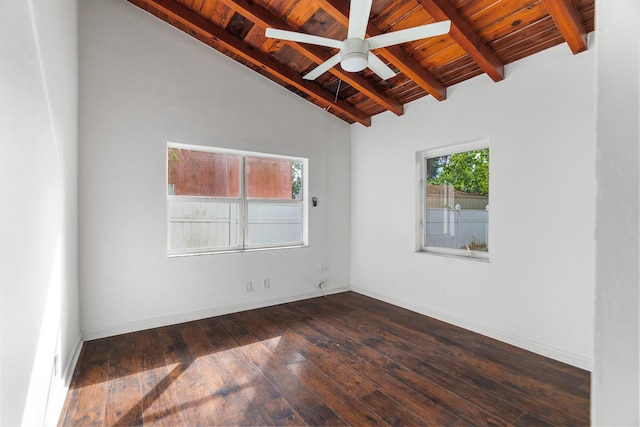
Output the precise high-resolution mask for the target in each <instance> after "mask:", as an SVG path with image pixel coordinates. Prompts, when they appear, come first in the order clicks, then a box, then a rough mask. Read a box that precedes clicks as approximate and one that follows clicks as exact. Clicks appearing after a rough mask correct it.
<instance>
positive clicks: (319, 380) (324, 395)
mask: <svg viewBox="0 0 640 427" xmlns="http://www.w3.org/2000/svg"><path fill="white" fill-rule="evenodd" d="M288 369H289V370H290V371H291V372H292V373H293V374H294V375H296V376H297V377H298V378H299V379H300V381H302V382H303V383H304V384H306V385H307V387H309V388H310V389H311V390H313V391H314V392H315V393H316V394H318V395H319V396H320V397H321V399H322V400H323V401H324V402H325V403H326V404H327V406H329V407H330V408H331V409H333V410H334V411H335V412H336V413H339V414H340V416H341V417H342V418H343V419H344V420H345V421H346V422H347V423H348V424H349V425H356V426H365V425H366V426H386V425H388V424H387V423H386V422H384V421H383V420H382V419H381V418H380V417H379V416H378V415H376V413H375V412H374V411H373V410H371V409H369V408H368V407H366V406H365V405H364V404H362V402H360V401H359V400H358V399H355V398H354V397H353V395H351V394H349V393H347V392H346V391H345V390H344V389H343V388H342V387H340V385H339V384H338V383H336V382H335V381H334V380H333V379H332V377H330V376H329V375H327V374H326V373H324V372H323V371H321V370H320V369H318V368H317V367H316V366H315V365H313V364H312V363H310V362H308V361H306V360H302V361H299V362H295V363H292V364H290V365H288Z"/></svg>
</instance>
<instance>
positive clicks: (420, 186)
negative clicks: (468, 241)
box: [415, 139, 491, 262]
mask: <svg viewBox="0 0 640 427" xmlns="http://www.w3.org/2000/svg"><path fill="white" fill-rule="evenodd" d="M483 148H489V151H491V148H490V147H489V140H488V139H480V140H474V141H468V142H463V143H458V144H453V145H447V146H441V147H436V148H430V149H426V150H421V151H418V152H416V176H417V179H416V181H417V185H416V248H415V250H416V252H422V253H430V254H436V255H445V256H452V257H456V258H467V259H475V260H481V261H487V262H488V261H489V257H490V252H482V251H472V250H469V249H467V250H464V249H454V248H443V247H439V246H427V245H426V239H427V236H426V233H425V231H424V230H425V228H424V227H425V224H426V221H427V219H426V215H427V210H426V206H427V200H426V199H427V195H426V192H425V191H424V188H426V182H425V178H426V176H427V159H428V158H432V157H439V156H446V155H450V154H456V153H464V152H466V151H473V150H480V149H483ZM489 187H491V166H489ZM490 199H491V191H489V200H490ZM489 204H490V203H489Z"/></svg>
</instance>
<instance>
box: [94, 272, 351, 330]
mask: <svg viewBox="0 0 640 427" xmlns="http://www.w3.org/2000/svg"><path fill="white" fill-rule="evenodd" d="M349 290H350V287H349V286H348V285H347V286H341V287H337V288H331V289H326V290H325V294H337V293H341V292H347V291H349ZM320 296H322V294H321V293H320V292H319V291H309V292H303V293H299V294H293V295H286V296H279V297H273V298H265V299H260V300H254V301H246V302H241V303H238V304H230V305H225V306H219V307H212V308H208V309H205V310H197V311H192V312H188V313H178V314H172V315H168V316H162V317H157V318H153V319H145V320H140V321H136V322H128V323H121V324H118V325H112V326H107V327H104V328H94V329H84V330H82V338H83V339H84V340H85V341H90V340H95V339H99V338H105V337H111V336H114V335H120V334H126V333H129V332H136V331H142V330H145V329H151V328H158V327H161V326H168V325H175V324H178V323H184V322H191V321H193V320H199V319H206V318H208V317H215V316H222V315H225V314H230V313H237V312H239V311H245V310H253V309H256V308H262V307H269V306H272V305H277V304H284V303H287V302H293V301H300V300H304V299H309V298H314V297H320Z"/></svg>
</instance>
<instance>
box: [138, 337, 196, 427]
mask: <svg viewBox="0 0 640 427" xmlns="http://www.w3.org/2000/svg"><path fill="white" fill-rule="evenodd" d="M137 337H138V351H139V354H140V367H141V369H142V371H141V373H140V385H141V391H142V395H143V398H142V411H143V413H142V414H143V421H144V425H145V426H146V425H157V426H182V425H184V420H183V418H182V413H181V411H180V410H179V408H178V404H177V398H176V395H175V389H174V387H172V385H173V381H174V378H175V376H176V375H177V374H179V373H181V372H182V367H181V366H180V364H179V363H172V364H169V363H167V361H166V359H165V357H164V347H163V345H162V342H161V339H160V336H159V333H158V330H154V329H150V330H146V331H142V332H140V333H138V334H137Z"/></svg>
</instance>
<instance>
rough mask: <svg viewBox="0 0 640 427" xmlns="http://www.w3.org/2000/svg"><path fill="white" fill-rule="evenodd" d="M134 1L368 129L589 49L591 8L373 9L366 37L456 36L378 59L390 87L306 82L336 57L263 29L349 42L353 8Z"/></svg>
mask: <svg viewBox="0 0 640 427" xmlns="http://www.w3.org/2000/svg"><path fill="white" fill-rule="evenodd" d="M129 1H130V2H131V3H133V4H135V5H137V6H138V7H140V8H142V9H144V10H146V11H148V12H149V13H151V14H153V15H155V16H157V17H158V18H159V19H162V20H164V21H166V22H168V23H169V24H171V25H173V26H175V27H176V28H178V29H180V30H182V31H184V32H185V33H187V34H189V35H191V36H193V37H195V38H197V39H198V40H200V41H201V42H202V43H205V44H207V45H209V46H211V47H212V48H213V49H215V50H217V51H219V52H222V53H223V54H225V55H227V56H229V57H231V58H233V59H234V60H236V61H238V62H239V63H241V64H244V65H245V66H247V67H249V68H251V69H253V70H255V71H256V72H258V73H260V74H262V75H263V76H265V77H267V78H269V79H271V80H273V81H274V82H276V83H278V84H280V85H282V86H283V87H285V88H287V89H288V90H290V91H292V92H294V93H296V94H298V95H300V96H301V97H303V98H305V99H307V100H308V101H309V102H312V103H314V104H316V105H317V106H319V107H321V108H323V109H325V110H327V111H328V113H331V114H333V115H335V116H337V117H339V118H341V119H342V120H344V121H346V122H348V123H360V124H362V125H364V126H369V125H370V124H371V117H372V116H374V115H376V114H379V113H382V112H384V111H391V112H393V113H394V114H397V115H402V114H403V112H404V104H407V103H409V102H411V101H414V100H416V99H418V98H421V97H423V96H426V95H431V96H433V97H434V98H436V99H437V100H439V101H443V102H446V97H447V88H448V87H450V86H453V85H455V84H457V83H460V82H462V81H465V80H468V79H470V78H473V77H476V76H478V75H481V74H486V75H487V76H488V78H490V79H492V80H493V81H495V82H498V81H500V80H502V79H504V78H505V77H507V78H508V76H505V72H504V65H505V64H508V63H511V62H513V61H516V60H518V59H521V58H524V57H527V56H530V55H533V54H535V53H537V52H540V51H542V50H545V49H547V48H549V47H552V46H555V45H558V44H561V43H566V44H567V46H568V47H567V49H571V51H572V52H573V53H574V54H578V53H580V52H582V51H584V50H586V49H587V48H588V46H587V33H589V32H591V31H593V30H594V1H595V0H397V1H393V0H373V5H372V8H371V14H370V18H369V23H368V27H367V30H366V36H367V37H371V36H376V35H380V34H386V33H388V32H393V31H399V30H403V29H407V28H412V27H415V26H419V25H424V24H429V23H433V22H437V21H444V20H450V21H451V29H450V31H449V33H448V34H445V35H441V36H437V37H432V38H428V39H423V40H418V41H414V42H407V43H403V44H401V45H395V46H390V47H386V48H381V49H377V50H375V51H374V53H375V54H376V55H377V56H378V57H379V58H380V59H382V61H383V62H384V63H385V64H387V65H388V66H389V67H390V68H391V69H392V70H393V71H395V72H396V75H395V77H392V78H390V79H387V80H382V79H381V78H380V77H378V76H377V75H376V74H374V73H373V72H372V71H371V70H369V69H365V70H363V71H361V72H347V71H344V70H343V69H342V68H341V66H340V65H336V66H334V67H333V68H331V69H330V70H329V71H328V72H326V73H324V74H322V75H321V76H320V77H318V78H317V79H315V80H313V81H310V80H305V79H304V78H303V76H304V75H305V74H306V73H308V72H309V71H311V70H312V69H314V68H315V67H316V66H317V65H318V64H320V63H322V62H324V61H325V60H327V59H329V58H330V57H332V56H333V55H335V54H336V53H337V49H332V48H326V47H320V46H315V45H311V44H306V43H296V42H290V41H283V40H276V39H272V38H267V37H265V30H266V28H276V29H282V30H289V31H297V32H302V33H306V34H312V35H316V36H322V37H327V38H331V39H337V40H343V39H345V38H347V27H348V21H349V1H348V0H129ZM213 53H215V52H213ZM557 72H558V73H562V72H563V71H562V69H558V70H557ZM212 78H215V76H212Z"/></svg>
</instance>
